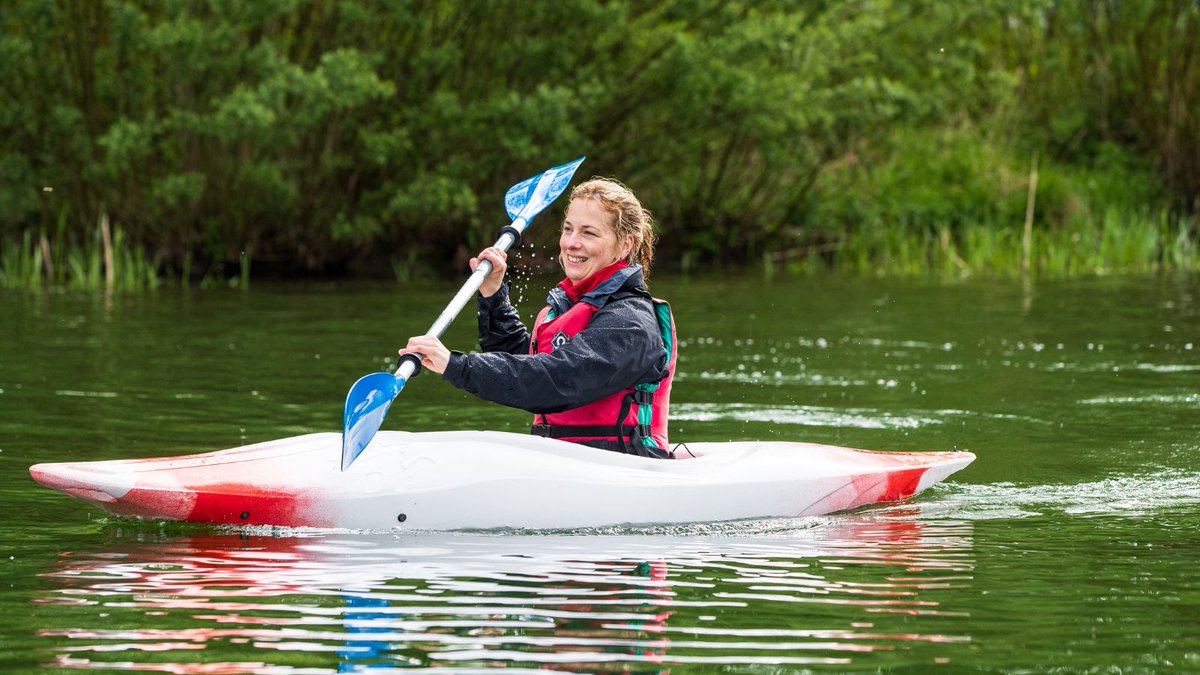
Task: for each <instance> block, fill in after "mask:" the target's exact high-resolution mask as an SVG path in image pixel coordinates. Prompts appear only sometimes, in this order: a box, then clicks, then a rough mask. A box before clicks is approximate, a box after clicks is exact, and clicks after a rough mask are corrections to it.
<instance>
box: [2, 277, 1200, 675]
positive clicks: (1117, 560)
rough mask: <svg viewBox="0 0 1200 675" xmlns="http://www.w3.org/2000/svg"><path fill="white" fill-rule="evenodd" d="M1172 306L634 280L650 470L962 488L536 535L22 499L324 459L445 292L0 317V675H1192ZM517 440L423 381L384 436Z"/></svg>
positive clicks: (1194, 331)
mask: <svg viewBox="0 0 1200 675" xmlns="http://www.w3.org/2000/svg"><path fill="white" fill-rule="evenodd" d="M1197 281H1200V280H1198V279H1197V278H1195V277H1171V278H1157V277H1136V278H1116V279H1112V278H1107V279H1088V280H1080V281H1070V282H1053V283H1038V284H1036V285H1033V286H1032V287H1023V286H1022V285H1021V284H1020V283H1019V282H994V281H992V282H990V281H969V282H964V283H961V284H951V285H945V284H934V283H923V282H898V281H890V280H889V281H878V280H857V279H840V278H830V279H816V280H777V281H772V282H764V281H761V280H757V279H745V278H733V279H720V280H714V279H700V278H692V279H686V280H685V279H665V278H664V279H657V280H656V282H655V287H654V290H655V292H656V294H658V295H662V296H665V297H668V298H669V299H671V300H672V303H673V305H674V307H675V311H676V315H677V320H678V323H679V326H680V337H681V345H680V369H681V372H680V375H679V377H678V379H677V381H676V385H675V390H674V393H673V402H674V405H673V424H672V431H671V434H672V440H673V441H674V442H679V441H684V442H686V441H711V440H729V439H755V438H763V439H801V440H810V441H817V442H825V443H833V444H837V445H847V446H853V447H864V448H873V449H888V450H910V451H921V450H945V449H952V448H960V449H970V450H972V451H974V452H976V454H977V455H978V459H977V461H976V462H975V464H973V465H972V466H971V467H969V468H968V469H967V470H965V471H963V472H961V473H959V474H956V475H955V476H953V477H952V478H951V480H950V481H949V482H948V483H946V484H944V485H941V486H938V487H936V488H934V489H933V490H930V491H929V492H927V493H926V494H924V495H923V496H922V497H921V498H919V499H918V500H916V501H913V502H910V503H904V504H898V505H891V506H886V507H874V508H868V509H863V510H859V511H856V512H852V513H848V514H836V515H832V516H828V517H823V518H806V519H795V520H787V519H784V520H761V521H753V522H738V523H715V524H707V525H690V526H670V525H663V526H645V527H637V528H631V527H626V528H607V529H604V530H599V531H581V532H553V533H530V532H515V531H514V532H468V533H399V532H397V533H388V532H376V533H347V532H319V531H277V530H254V529H251V530H219V529H212V528H200V527H190V526H181V525H172V524H160V523H140V524H139V523H129V522H122V521H117V520H113V519H109V518H107V517H105V516H104V515H103V514H102V513H100V512H99V511H96V510H94V509H91V508H90V507H87V506H86V505H84V504H82V503H81V502H77V501H74V500H71V499H68V498H66V497H64V496H62V495H59V494H57V493H54V492H51V491H49V490H45V489H42V488H40V487H38V486H36V485H35V484H34V483H33V482H32V481H31V480H30V479H29V477H28V472H27V469H28V466H29V465H30V464H33V463H36V462H43V461H56V460H66V459H110V458H120V457H149V456H159V455H166V454H182V453H192V452H200V451H207V450H213V449H219V448H225V447H232V446H236V445H241V444H245V443H250V442H256V441H261V440H268V439H271V438H278V437H283V436H290V435H295V434H300V433H306V432H310V431H330V430H338V429H340V424H341V415H342V403H343V401H344V398H345V395H346V390H347V389H348V388H349V386H350V385H351V384H353V382H354V381H355V380H356V379H357V378H358V377H359V376H361V375H364V374H367V373H370V372H373V371H376V370H379V369H381V368H383V367H385V366H387V365H389V364H390V363H392V362H393V361H394V355H395V348H397V347H398V346H399V345H400V344H401V343H402V338H403V337H406V336H408V335H410V334H416V333H420V332H423V331H424V330H425V329H426V328H427V327H428V324H429V322H430V321H431V320H432V319H433V318H434V317H436V316H437V314H438V312H439V311H440V309H441V307H442V306H443V305H444V303H445V302H446V301H447V300H448V299H449V297H450V296H451V294H452V293H453V291H454V288H453V287H452V286H451V285H440V284H414V285H409V286H406V287H396V286H393V285H386V286H369V285H349V286H337V285H287V286H269V285H265V284H259V285H258V286H256V287H254V288H253V289H252V290H251V291H249V292H246V293H242V292H236V291H228V292H226V291H204V292H200V291H193V292H183V291H171V290H164V291H161V292H157V293H152V294H145V295H135V296H116V297H111V298H105V297H104V296H102V295H84V294H64V293H41V294H31V293H17V292H2V293H0V313H2V315H3V316H4V319H3V322H2V323H0V472H2V475H3V481H0V499H2V502H0V503H2V504H3V507H4V508H3V510H2V511H0V565H3V567H2V569H3V575H2V576H0V584H3V586H2V588H3V589H4V591H5V592H4V593H3V594H2V595H0V606H2V608H3V611H2V612H0V645H2V648H0V670H3V671H6V672H10V671H11V672H20V671H37V670H47V669H61V670H63V671H67V670H78V669H97V670H132V671H139V672H170V673H333V672H353V671H356V670H360V669H362V670H365V669H375V668H384V669H400V668H404V669H411V670H417V671H420V670H430V669H442V670H452V671H455V672H471V671H483V670H490V669H492V668H494V667H497V666H503V667H508V668H511V669H518V670H521V669H528V670H545V669H561V670H569V671H577V672H608V671H633V672H666V671H671V672H674V673H678V672H713V671H718V670H720V671H729V672H810V671H823V672H848V671H849V672H879V671H907V672H926V671H934V672H963V671H971V672H1006V673H1007V672H1072V673H1075V672H1104V673H1112V672H1120V673H1157V672H1164V671H1180V672H1187V671H1200V581H1198V576H1197V574H1196V571H1195V570H1196V569H1198V567H1200V526H1198V525H1197V522H1200V521H1198V519H1200V433H1198V432H1200V387H1198V386H1197V385H1198V384H1200V298H1198V292H1200V286H1198V284H1197ZM521 283H522V285H523V287H522V288H520V289H517V290H518V294H519V295H521V297H523V298H524V303H525V304H524V305H523V306H522V310H523V312H524V314H526V315H530V314H532V313H533V312H535V311H536V309H537V308H536V307H534V303H535V302H536V300H535V299H537V298H539V297H541V296H542V294H543V292H542V289H543V288H544V287H545V284H546V283H547V280H524V281H522V282H521ZM471 324H472V321H471V317H470V315H469V314H467V315H465V316H464V317H462V318H461V319H460V320H459V322H457V323H456V324H455V325H454V326H453V327H452V328H451V329H450V331H449V333H448V334H447V341H448V342H449V343H450V344H451V345H453V346H457V347H459V348H463V347H468V346H469V345H470V344H471V342H472V339H473V337H472V333H473V327H472V325H471ZM527 424H528V420H527V419H526V418H525V416H524V415H521V414H519V413H516V412H514V411H512V410H509V409H505V408H503V407H500V406H494V405H488V404H484V403H480V402H477V401H474V400H473V399H471V398H470V397H469V396H467V395H464V394H461V393H460V392H457V391H455V390H453V389H452V388H450V387H449V386H448V385H445V384H444V383H441V382H439V381H438V380H437V379H436V378H434V377H430V376H429V375H425V376H423V377H419V378H417V379H415V380H414V381H413V382H412V383H410V384H409V386H408V387H407V388H406V389H405V391H404V392H403V393H402V394H401V395H400V397H399V398H398V399H397V402H396V404H395V405H394V406H393V408H392V411H391V413H390V414H389V416H388V420H387V422H386V423H385V425H384V428H391V429H410V430H443V429H458V428H492V429H502V430H509V431H521V430H523V429H525V428H526V425H527ZM547 508H553V505H552V504H551V505H547Z"/></svg>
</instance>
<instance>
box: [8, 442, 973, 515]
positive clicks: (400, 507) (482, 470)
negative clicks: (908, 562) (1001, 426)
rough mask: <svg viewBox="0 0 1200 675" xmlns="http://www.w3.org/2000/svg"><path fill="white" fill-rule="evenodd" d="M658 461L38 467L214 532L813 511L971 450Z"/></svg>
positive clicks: (567, 458)
mask: <svg viewBox="0 0 1200 675" xmlns="http://www.w3.org/2000/svg"><path fill="white" fill-rule="evenodd" d="M687 448H688V450H686V451H685V450H680V451H679V452H678V453H677V455H684V456H686V455H689V454H690V455H694V456H689V457H687V458H686V459H676V460H661V459H648V458H644V457H635V456H631V455H623V454H620V453H614V452H609V451H606V450H598V449H595V448H590V447H586V446H581V445H577V444H573V443H567V442H564V441H558V440H554V439H547V438H538V437H533V436H528V435H523V434H512V433H505V432H492V431H451V432H427V433H409V432H400V431H383V432H380V433H379V434H378V435H377V436H376V438H375V440H374V441H373V442H372V444H371V449H370V451H369V452H366V453H363V455H362V456H361V457H360V458H359V459H358V461H356V462H355V463H354V464H353V465H352V466H351V467H350V468H349V469H348V470H346V471H344V472H343V471H341V470H340V457H341V436H340V434H336V433H318V434H308V435H305V436H296V437H292V438H284V439H280V440H275V441H268V442H265V443H258V444H255V445H248V446H244V447H241V448H233V449H230V450H221V451H217V452H210V453H204V454H198V455H189V456H181V457H163V458H151V459H131V460H112V461H96V462H64V463H52V464H37V465H35V466H33V467H31V468H30V474H31V475H32V477H33V479H34V480H35V481H37V482H38V483H40V484H41V485H43V486H45V487H48V488H51V489H54V490H59V491H61V492H64V493H66V494H68V495H71V496H73V497H77V498H79V499H82V500H84V501H86V502H88V503H91V504H93V505H95V506H98V507H100V508H102V509H104V510H105V511H107V512H109V513H111V514H113V515H116V516H120V517H125V518H136V519H143V520H155V521H161V520H169V521H184V522H195V523H209V524H217V525H270V526H280V527H314V528H348V529H366V530H388V529H397V528H399V529H418V530H454V529H475V528H501V527H512V528H528V529H576V528H586V527H603V526H611V525H622V524H653V523H696V522H713V521H724V520H740V519H747V518H769V517H796V516H815V515H823V514H826V513H832V512H834V511H842V510H846V509H852V508H856V507H860V506H865V505H868V504H876V503H881V502H893V501H899V500H903V499H907V498H909V497H912V496H913V495H915V494H918V493H920V492H921V491H922V490H924V489H926V488H928V487H930V486H931V485H934V484H936V483H938V482H940V481H942V480H944V479H945V478H946V477H947V476H949V475H950V474H952V473H954V472H955V471H958V470H960V469H962V468H963V467H965V466H966V465H967V464H969V463H970V462H971V461H972V460H973V459H974V455H972V454H971V453H969V452H930V453H889V452H870V451H865V450H854V449H849V448H838V447H834V446H827V445H817V444H811V443H789V442H753V441H751V442H731V443H693V444H688V446H687Z"/></svg>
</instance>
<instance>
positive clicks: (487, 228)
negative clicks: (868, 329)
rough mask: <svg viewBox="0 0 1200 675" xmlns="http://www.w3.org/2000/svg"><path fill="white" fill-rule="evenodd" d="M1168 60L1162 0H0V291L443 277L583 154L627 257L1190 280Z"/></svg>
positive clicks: (1186, 204)
mask: <svg viewBox="0 0 1200 675" xmlns="http://www.w3.org/2000/svg"><path fill="white" fill-rule="evenodd" d="M1195 44H1200V6H1197V4H1196V3H1195V2H1191V1H1189V0H1166V1H1164V2H1155V3H1116V2H1111V1H1107V0H1090V1H1089V0H1085V1H1081V2H1075V3H1058V2H1053V0H1017V1H1016V2H1013V1H1011V0H1003V1H1001V0H981V1H980V2H976V3H968V4H963V3H944V2H939V1H937V0H918V1H916V2H910V1H906V2H899V1H895V2H889V1H887V0H881V1H875V2H870V3H864V2H852V1H835V2H811V3H797V2H772V1H767V2H754V3H742V2H725V1H721V0H674V1H667V2H642V1H639V0H624V1H614V2H602V1H600V0H560V1H557V2H545V3H527V2H521V1H518V0H495V1H494V2H477V3H471V2H467V3H460V2H448V1H445V0H407V1H397V2H391V1H389V2H377V1H373V0H355V1H347V2H331V1H326V0H261V1H259V2H252V3H251V2H246V3H239V2H225V1H221V0H195V1H193V2H183V1H178V2H166V3H163V2H145V1H140V0H106V1H105V2H71V1H68V2H56V1H54V0H25V1H24V2H19V3H5V4H4V5H3V6H0V88H2V89H3V90H4V91H5V92H7V93H8V94H9V95H7V96H6V97H4V99H3V100H2V101H0V136H3V137H4V138H5V139H6V142H5V144H4V145H3V147H0V283H2V284H4V285H7V286H37V285H41V284H55V285H72V284H74V285H79V286H92V285H95V284H102V285H103V284H107V285H109V286H112V285H117V286H129V287H145V286H153V285H154V284H155V283H158V280H160V279H163V278H167V279H181V280H184V281H186V280H189V279H197V280H199V279H208V280H213V279H230V280H235V281H237V282H239V283H244V282H246V281H248V280H249V277H250V273H251V270H253V271H254V273H255V274H272V275H330V276H344V275H351V276H392V275H394V276H395V277H397V278H410V277H412V276H413V275H416V274H422V273H431V274H438V273H448V271H450V270H458V269H459V265H461V263H462V261H463V259H464V258H465V256H466V254H467V253H468V252H470V251H473V250H476V249H477V248H479V247H481V246H483V245H485V244H486V243H488V242H489V241H491V239H492V238H493V237H494V234H495V232H496V230H497V229H498V226H499V225H500V224H501V221H502V220H503V210H502V205H501V199H502V196H503V194H504V191H505V190H506V189H507V187H508V186H510V185H511V184H513V183H515V182H517V181H519V180H521V179H523V178H526V177H528V176H529V175H531V174H533V173H536V172H538V171H540V170H542V169H544V168H547V167H549V166H551V165H553V164H558V163H561V162H563V161H567V160H570V159H573V158H575V157H577V156H579V155H585V154H586V155H588V156H589V160H588V163H587V164H586V165H585V167H584V174H586V175H591V174H598V175H609V176H616V177H619V178H620V179H622V180H623V181H624V182H626V183H627V184H629V185H630V186H631V187H633V188H634V189H635V190H636V191H637V192H638V193H639V194H640V195H641V196H642V197H643V200H644V201H645V202H646V203H647V204H648V205H649V206H650V207H651V208H652V209H653V210H654V211H655V213H656V215H657V219H658V222H659V224H660V228H661V244H660V253H659V267H660V269H667V270H670V269H672V268H675V269H683V270H687V269H691V268H695V267H696V266H697V265H699V264H707V263H714V264H722V265H746V264H750V265H763V266H764V268H766V269H768V270H770V271H790V272H795V273H809V272H815V271H819V270H825V269H840V270H853V271H857V272H865V273H873V274H874V273H885V274H895V273H901V274H929V273H938V274H949V275H959V276H961V275H970V274H1020V273H1022V272H1024V271H1028V272H1029V273H1032V274H1035V275H1055V276H1059V275H1075V274H1094V273H1107V272H1121V271H1142V270H1172V269H1184V270H1195V269H1198V268H1200V255H1198V253H1197V242H1198V241H1200V233H1198V231H1197V221H1196V215H1197V212H1198V211H1200V112H1197V111H1200V51H1198V50H1196V49H1195V48H1194V45H1195ZM542 218H543V219H544V221H539V222H538V223H537V227H538V228H540V229H541V232H540V233H535V238H537V239H541V240H545V241H549V240H551V239H552V236H553V235H552V234H551V231H552V230H553V228H552V227H551V225H550V222H551V221H552V219H553V217H552V216H549V215H544V216H542ZM98 223H111V227H110V229H109V237H110V239H109V240H106V239H105V238H104V235H103V229H104V228H103V227H101V226H100V225H98ZM118 240H119V241H118ZM118 251H120V252H119V253H118ZM120 261H124V262H120Z"/></svg>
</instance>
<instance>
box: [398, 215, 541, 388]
mask: <svg viewBox="0 0 1200 675" xmlns="http://www.w3.org/2000/svg"><path fill="white" fill-rule="evenodd" d="M528 226H529V221H528V220H527V219H526V218H525V217H524V216H518V217H517V219H516V220H514V221H512V224H510V225H509V226H508V227H506V228H504V230H503V232H502V233H501V234H500V237H499V238H498V239H496V243H495V244H494V246H495V247H496V248H498V249H500V250H501V251H508V249H509V248H511V247H512V245H513V244H514V243H516V241H517V237H516V236H514V235H513V233H512V232H511V231H509V230H510V228H511V229H512V230H514V231H516V233H517V234H518V235H519V234H520V233H522V232H524V231H525V228H526V227H528ZM491 273H492V263H491V261H490V260H480V261H479V264H478V265H476V266H475V271H474V272H472V273H471V276H470V277H468V278H467V282H466V283H465V284H463V285H462V288H460V289H458V293H456V294H455V295H454V297H453V298H452V299H451V300H450V304H448V305H446V309H443V310H442V313H441V315H439V316H438V318H437V320H436V321H434V322H433V325H432V326H430V327H429V330H427V331H425V334H426V335H431V336H433V337H435V338H441V337H442V333H445V332H446V329H447V328H449V327H450V324H451V323H454V319H455V317H457V316H458V313H459V312H461V311H462V308H463V307H465V306H466V305H467V302H469V301H470V300H471V298H472V297H473V296H474V295H475V294H476V293H478V292H479V287H480V286H483V281H484V280H485V279H487V276H488V275H489V274H491ZM418 365H420V360H419V359H418V358H412V359H406V358H404V357H403V356H402V357H400V362H399V363H398V364H397V368H396V377H397V378H399V379H403V380H405V381H408V380H409V379H411V378H412V377H413V374H414V373H415V372H418V371H417V366H418Z"/></svg>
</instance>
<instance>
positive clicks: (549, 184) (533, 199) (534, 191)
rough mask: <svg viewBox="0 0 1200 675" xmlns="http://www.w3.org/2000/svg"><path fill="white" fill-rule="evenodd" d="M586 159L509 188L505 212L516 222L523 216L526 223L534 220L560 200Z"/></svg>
mask: <svg viewBox="0 0 1200 675" xmlns="http://www.w3.org/2000/svg"><path fill="white" fill-rule="evenodd" d="M585 159H587V158H586V157H580V158H579V159H577V160H575V161H574V162H568V163H566V164H563V165H562V166H556V167H554V168H553V169H547V170H546V171H545V172H543V173H541V174H539V175H537V176H534V177H533V178H528V179H526V180H523V181H521V182H520V183H517V184H516V185H514V186H512V187H511V188H509V189H508V193H507V194H505V195H504V210H505V211H508V217H509V218H510V219H511V220H516V219H517V217H518V216H521V217H524V218H525V220H526V222H528V221H530V220H533V217H534V216H536V215H537V214H539V213H541V212H542V209H544V208H546V207H547V206H549V205H550V204H551V203H552V202H553V201H554V200H555V199H558V196H559V195H561V194H562V193H563V190H566V189H567V185H570V183H571V177H572V176H574V175H575V170H576V169H578V168H579V165H580V164H583V160H585Z"/></svg>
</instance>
